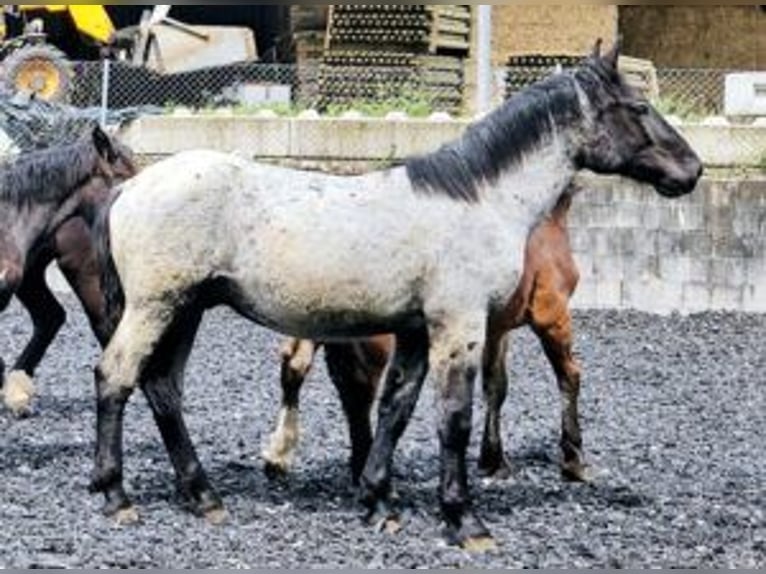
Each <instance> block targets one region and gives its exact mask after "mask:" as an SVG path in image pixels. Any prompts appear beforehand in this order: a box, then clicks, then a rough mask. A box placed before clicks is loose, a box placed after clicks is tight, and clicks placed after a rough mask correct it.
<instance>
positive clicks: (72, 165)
mask: <svg viewBox="0 0 766 574" xmlns="http://www.w3.org/2000/svg"><path fill="white" fill-rule="evenodd" d="M136 173H137V169H136V166H135V163H134V161H133V154H132V152H131V151H130V150H128V149H127V148H126V147H125V146H123V145H121V144H118V143H117V142H116V141H113V140H112V139H111V138H109V136H107V135H106V134H105V133H104V132H103V131H102V130H101V129H100V128H98V127H96V128H93V129H91V130H89V131H88V132H87V133H86V134H85V135H84V136H82V137H81V138H79V140H78V141H76V142H75V143H73V144H67V145H63V146H55V147H51V148H49V149H45V150H41V151H32V152H26V153H24V154H22V155H21V156H20V157H18V158H16V159H14V160H12V161H9V162H7V163H6V164H5V165H2V166H0V277H1V278H2V280H1V281H0V311H2V310H4V309H5V308H6V307H7V306H8V304H9V302H10V300H11V298H12V297H13V296H14V295H16V296H17V297H18V298H19V301H20V302H21V303H22V304H23V305H24V307H26V309H27V310H28V311H29V313H30V315H31V317H32V321H33V325H34V332H33V335H32V338H31V339H30V341H29V342H28V344H27V345H26V346H25V348H24V350H23V351H22V353H21V355H20V356H19V357H18V359H17V360H16V362H15V363H14V365H13V368H12V371H11V373H10V374H9V375H8V378H7V379H6V380H5V382H4V384H3V388H2V390H3V399H4V402H5V404H6V406H8V407H9V408H10V409H11V411H12V412H14V413H15V414H17V415H23V414H26V413H27V412H28V410H29V405H30V401H31V399H32V397H33V394H34V385H33V382H32V377H33V376H34V371H35V369H36V367H37V366H38V365H39V363H40V361H41V360H42V357H43V356H44V354H45V351H46V349H47V348H48V346H49V345H50V343H51V342H52V341H53V339H54V337H55V336H56V333H57V332H58V331H59V329H60V328H61V326H62V325H63V323H64V320H65V317H66V315H65V312H64V308H63V307H62V306H61V304H60V303H59V302H58V301H57V300H56V298H55V296H54V295H53V294H52V293H51V290H50V288H49V287H48V285H47V283H46V278H45V270H46V268H47V267H48V265H49V264H50V263H51V262H52V261H54V260H55V261H56V262H57V263H58V265H59V267H60V269H61V271H62V273H63V274H64V277H65V278H66V280H67V281H68V283H69V284H70V286H71V287H72V289H73V291H74V293H75V294H76V296H77V297H78V299H79V300H80V302H81V303H82V305H83V308H84V310H85V312H86V314H87V316H88V319H89V321H90V323H91V326H92V328H93V331H94V333H95V335H96V337H97V339H98V341H99V343H100V344H101V345H102V346H103V345H105V344H106V341H107V340H108V338H109V336H110V334H111V333H110V326H109V324H108V322H107V321H106V317H105V315H104V311H105V306H104V301H103V295H102V293H101V288H100V283H99V281H100V269H99V267H98V261H97V259H96V255H95V249H94V245H93V243H92V239H91V231H90V224H91V223H92V220H93V218H94V214H95V213H96V212H97V210H98V209H99V208H100V206H101V205H103V204H104V203H105V202H106V200H107V199H108V198H109V197H110V190H111V188H112V186H113V184H114V183H116V182H121V181H124V180H125V179H127V178H129V177H132V176H133V175H135V174H136ZM2 367H3V362H2V360H0V376H1V375H2V372H3V370H4V369H3V368H2Z"/></svg>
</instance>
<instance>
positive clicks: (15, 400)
mask: <svg viewBox="0 0 766 574" xmlns="http://www.w3.org/2000/svg"><path fill="white" fill-rule="evenodd" d="M34 398H35V383H34V381H33V380H32V379H31V378H30V377H29V375H27V374H26V373H25V372H23V371H13V372H11V373H10V374H9V375H8V377H7V378H6V379H5V384H4V385H3V402H4V403H5V406H6V407H8V409H9V410H10V411H11V412H12V413H13V414H14V415H16V416H21V415H25V414H28V413H29V410H30V406H31V405H32V399H34Z"/></svg>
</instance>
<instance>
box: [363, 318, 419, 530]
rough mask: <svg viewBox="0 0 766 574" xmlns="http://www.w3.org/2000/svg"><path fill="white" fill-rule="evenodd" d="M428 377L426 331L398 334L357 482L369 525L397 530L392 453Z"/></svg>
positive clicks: (416, 330) (417, 330)
mask: <svg viewBox="0 0 766 574" xmlns="http://www.w3.org/2000/svg"><path fill="white" fill-rule="evenodd" d="M427 373H428V332H427V330H426V329H425V328H421V329H415V330H412V331H408V332H403V333H397V336H396V350H395V352H394V358H393V362H392V364H391V366H390V367H389V370H388V375H387V377H386V381H385V383H384V388H383V392H382V395H381V398H380V404H379V406H378V426H377V432H376V433H375V438H374V440H373V444H372V449H371V450H370V454H369V456H368V458H367V462H366V465H365V467H364V471H363V472H362V477H361V480H360V499H361V501H362V503H363V504H364V505H365V506H366V507H367V510H368V517H367V518H368V521H370V522H373V523H382V524H383V525H384V526H386V527H388V528H389V529H396V528H398V516H397V514H396V512H394V510H393V508H392V507H391V500H390V498H391V467H392V461H393V455H394V450H395V449H396V444H397V442H398V441H399V438H400V437H401V436H402V433H403V432H404V430H405V429H406V428H407V423H408V422H409V420H410V417H411V416H412V412H413V411H414V410H415V406H416V405H417V401H418V397H419V396H420V391H421V389H422V387H423V381H424V380H425V377H426V374H427Z"/></svg>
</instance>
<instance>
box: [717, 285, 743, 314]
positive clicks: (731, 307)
mask: <svg viewBox="0 0 766 574" xmlns="http://www.w3.org/2000/svg"><path fill="white" fill-rule="evenodd" d="M743 302H744V290H743V288H742V287H729V286H723V285H713V288H712V291H711V296H710V308H711V309H713V310H716V311H736V310H738V309H742V304H743Z"/></svg>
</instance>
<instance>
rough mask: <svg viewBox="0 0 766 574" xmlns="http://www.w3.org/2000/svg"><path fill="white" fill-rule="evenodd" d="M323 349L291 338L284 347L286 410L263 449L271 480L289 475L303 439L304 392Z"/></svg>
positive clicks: (283, 388) (283, 397)
mask: <svg viewBox="0 0 766 574" xmlns="http://www.w3.org/2000/svg"><path fill="white" fill-rule="evenodd" d="M318 350H319V347H318V345H317V344H316V343H314V342H313V341H308V340H305V339H288V340H287V341H285V343H284V344H283V345H282V347H281V348H280V354H281V356H282V369H281V379H280V382H281V384H282V407H281V409H280V411H279V419H278V420H277V428H276V429H275V430H274V432H273V433H272V434H271V436H270V437H269V442H268V444H267V445H266V447H265V448H264V449H263V453H262V456H263V459H264V461H265V466H264V470H265V472H266V475H267V476H269V477H277V476H281V475H285V474H287V472H288V471H289V470H290V466H291V465H292V462H293V457H294V455H295V449H296V448H297V446H298V440H299V439H300V412H299V403H300V393H301V388H302V387H303V383H304V381H305V380H306V376H307V375H308V373H309V371H310V370H311V367H312V365H313V364H314V358H315V357H316V353H317V351H318Z"/></svg>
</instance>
